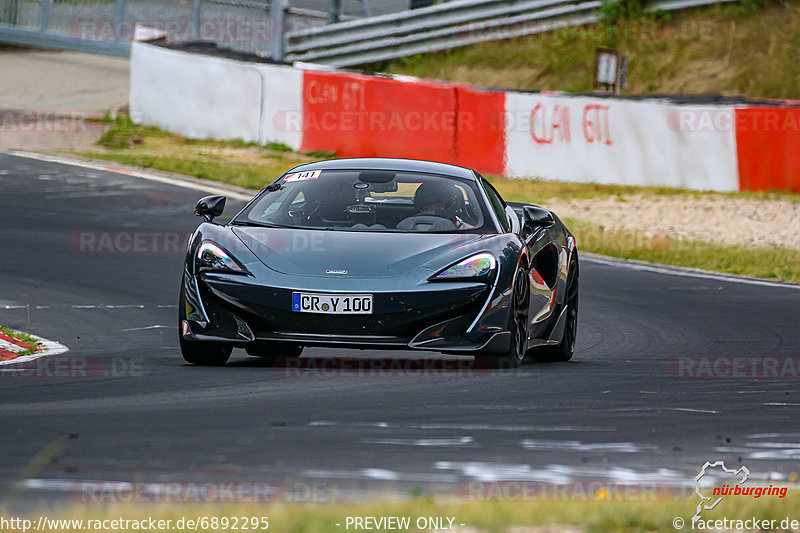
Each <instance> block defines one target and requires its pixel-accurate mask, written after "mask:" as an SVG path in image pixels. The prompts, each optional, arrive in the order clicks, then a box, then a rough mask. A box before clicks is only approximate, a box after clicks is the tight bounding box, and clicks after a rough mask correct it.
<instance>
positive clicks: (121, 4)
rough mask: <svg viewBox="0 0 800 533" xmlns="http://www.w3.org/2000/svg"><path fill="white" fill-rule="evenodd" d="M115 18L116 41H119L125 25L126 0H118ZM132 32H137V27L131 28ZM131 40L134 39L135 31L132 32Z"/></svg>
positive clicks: (115, 7)
mask: <svg viewBox="0 0 800 533" xmlns="http://www.w3.org/2000/svg"><path fill="white" fill-rule="evenodd" d="M114 19H115V22H116V25H115V28H114V41H119V40H120V37H121V35H122V28H124V27H125V0H117V3H116V5H115V6H114ZM131 32H135V29H134V28H131ZM131 40H133V33H132V34H131Z"/></svg>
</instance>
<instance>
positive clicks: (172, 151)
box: [78, 114, 329, 189]
mask: <svg viewBox="0 0 800 533" xmlns="http://www.w3.org/2000/svg"><path fill="white" fill-rule="evenodd" d="M104 122H106V123H108V124H109V128H108V130H107V131H105V132H104V133H103V135H102V136H101V137H100V139H99V141H98V145H99V147H100V148H102V150H96V151H88V152H79V153H78V155H81V156H84V157H89V158H92V159H103V160H106V161H114V162H117V163H122V164H125V165H133V166H137V167H143V168H152V169H155V170H163V171H166V172H174V173H177V174H185V175H187V176H194V177H197V178H201V179H208V180H213V181H219V182H222V183H228V184H230V185H236V186H239V187H245V188H248V189H261V188H263V187H264V186H265V185H267V184H269V183H270V182H272V181H273V180H274V179H275V178H277V177H278V176H280V175H281V174H283V173H284V172H286V170H288V169H290V168H292V167H294V166H296V165H299V164H301V163H308V162H310V161H316V160H319V159H323V158H324V159H327V158H328V157H327V156H328V155H329V154H325V156H313V155H308V154H306V155H304V154H298V153H296V152H293V151H292V150H291V148H290V147H289V146H286V145H285V144H282V143H270V144H268V145H266V146H260V145H258V144H256V143H253V142H247V141H243V140H230V141H220V140H214V139H207V140H199V139H188V138H185V137H182V136H180V135H176V134H173V133H169V132H165V131H163V130H160V129H158V128H153V127H148V126H142V125H138V124H134V123H133V122H131V120H130V118H129V117H128V116H127V115H126V114H120V115H119V116H118V117H116V118H113V119H112V118H110V117H107V118H106V119H104Z"/></svg>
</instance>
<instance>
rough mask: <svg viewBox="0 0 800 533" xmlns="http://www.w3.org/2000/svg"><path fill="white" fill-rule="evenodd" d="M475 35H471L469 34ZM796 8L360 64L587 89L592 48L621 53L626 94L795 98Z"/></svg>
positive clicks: (737, 10)
mask: <svg viewBox="0 0 800 533" xmlns="http://www.w3.org/2000/svg"><path fill="white" fill-rule="evenodd" d="M476 31H477V30H476ZM798 43H800V6H799V5H798V4H797V3H796V2H778V1H773V0H749V1H745V2H741V3H738V4H731V5H714V6H709V7H705V8H697V9H689V10H682V11H680V12H673V13H659V14H656V15H655V16H645V17H639V18H634V19H628V20H623V21H619V22H617V23H614V24H609V23H598V24H593V25H589V26H582V27H575V28H569V27H565V28H557V29H555V30H554V31H551V32H546V33H541V34H535V35H531V36H527V37H520V38H514V39H504V40H497V41H490V42H484V43H478V44H474V45H471V46H464V47H459V48H454V49H452V50H448V51H443V52H435V53H429V54H420V55H415V56H410V57H406V58H401V59H396V60H392V61H388V62H382V63H375V64H369V65H364V66H362V68H364V69H366V70H371V71H377V72H390V73H394V74H405V75H411V76H418V77H422V78H436V79H446V80H451V81H459V82H467V83H475V84H479V85H488V86H493V87H507V88H512V89H525V90H554V91H568V92H590V91H591V90H592V67H593V64H594V54H595V49H596V48H597V47H609V46H610V47H613V48H617V49H619V50H620V51H621V52H622V53H624V54H626V55H627V56H628V76H627V83H628V87H627V88H626V89H625V90H624V91H623V92H624V93H628V94H676V95H688V94H720V93H721V94H726V95H744V96H749V97H753V98H764V97H767V98H789V99H797V98H800V66H798V63H797V62H796V61H793V60H792V58H794V57H797V55H798V54H800V44H798Z"/></svg>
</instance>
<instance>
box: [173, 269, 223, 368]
mask: <svg viewBox="0 0 800 533" xmlns="http://www.w3.org/2000/svg"><path fill="white" fill-rule="evenodd" d="M184 290H185V289H184V286H183V283H182V282H181V293H180V301H179V302H178V342H179V343H180V347H181V355H183V359H184V360H185V361H186V362H187V363H191V364H193V365H198V366H222V365H224V364H225V363H227V362H228V359H230V357H231V352H232V351H233V346H231V345H230V344H226V343H224V342H222V343H221V342H202V341H189V340H186V339H184V338H183V334H182V332H181V324H183V321H184V320H185V319H186V304H185V302H184Z"/></svg>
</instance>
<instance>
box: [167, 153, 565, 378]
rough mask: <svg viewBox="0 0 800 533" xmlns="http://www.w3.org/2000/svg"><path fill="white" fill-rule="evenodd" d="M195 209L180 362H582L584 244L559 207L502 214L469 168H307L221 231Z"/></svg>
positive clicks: (205, 211) (219, 201)
mask: <svg viewBox="0 0 800 533" xmlns="http://www.w3.org/2000/svg"><path fill="white" fill-rule="evenodd" d="M224 205H225V197H224V196H209V197H206V198H203V199H202V200H200V202H199V203H198V204H197V208H196V210H195V213H196V214H197V215H200V216H203V217H204V218H205V222H204V223H202V224H200V226H199V227H198V228H197V230H196V231H195V232H194V234H193V235H192V237H191V239H190V243H189V249H188V252H187V255H186V262H185V269H184V273H183V282H182V284H181V295H180V306H179V321H180V324H179V325H180V345H181V351H182V353H183V357H184V358H185V359H186V361H188V362H190V363H194V364H198V365H221V364H224V363H225V362H226V361H227V360H228V358H229V357H230V354H231V349H232V348H234V347H237V348H244V349H245V350H247V353H249V354H251V355H256V356H261V357H264V358H268V359H277V358H279V357H298V356H300V354H301V352H302V350H303V347H304V346H332V347H351V348H393V349H397V348H408V349H413V350H431V351H437V352H444V353H454V354H473V355H482V356H483V355H486V356H491V358H492V360H493V361H495V362H496V363H497V364H498V365H500V366H507V367H508V366H510V367H515V366H517V365H519V364H521V363H522V362H523V361H525V359H526V356H527V355H531V356H533V357H535V358H536V359H539V360H551V361H553V360H557V361H566V360H568V359H570V358H571V357H572V353H573V350H574V347H575V333H576V329H577V320H578V250H577V244H576V242H575V238H574V237H573V235H572V234H571V233H570V232H569V231H568V230H567V229H566V228H565V227H564V225H563V224H562V223H561V221H560V220H559V219H558V217H557V216H555V215H554V214H553V213H551V212H550V211H548V210H546V209H544V208H542V207H538V206H534V205H516V206H515V207H514V208H512V207H510V206H508V205H506V203H505V202H504V201H503V199H502V198H501V197H500V195H499V194H498V193H497V191H496V190H495V189H494V187H492V185H491V184H490V183H489V182H488V181H487V180H486V179H484V178H483V177H482V176H480V175H479V174H478V173H477V172H475V171H474V170H470V169H467V168H462V167H457V166H453V165H446V164H442V163H431V162H427V161H415V160H405V159H378V158H375V159H337V160H333V161H322V162H318V163H309V164H305V165H300V166H298V167H295V168H293V169H291V170H290V171H288V172H287V173H286V174H284V175H283V176H281V177H280V178H278V179H277V180H276V181H275V182H274V183H272V184H271V185H269V186H268V187H266V188H265V189H264V190H263V191H261V192H260V193H259V194H258V195H256V197H255V198H253V199H252V200H251V201H250V202H249V203H248V204H247V205H246V206H245V207H244V208H243V209H242V210H241V211H240V212H239V213H238V214H237V215H236V216H235V217H233V219H232V220H231V221H230V223H228V224H226V225H218V224H214V223H213V218H214V217H216V216H219V215H220V214H221V213H222V211H223V208H224Z"/></svg>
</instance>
